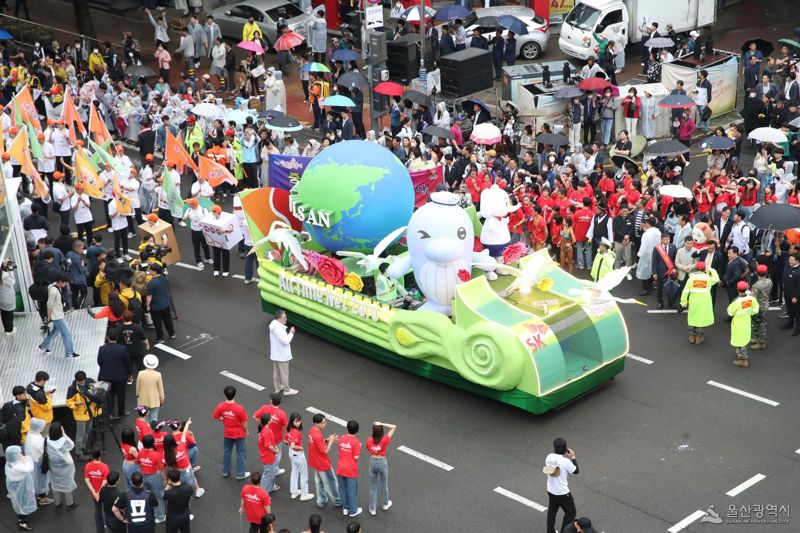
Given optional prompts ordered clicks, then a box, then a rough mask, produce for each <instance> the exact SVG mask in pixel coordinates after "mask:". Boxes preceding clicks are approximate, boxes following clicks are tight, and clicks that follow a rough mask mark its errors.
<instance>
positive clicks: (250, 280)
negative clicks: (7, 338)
mask: <svg viewBox="0 0 800 533" xmlns="http://www.w3.org/2000/svg"><path fill="white" fill-rule="evenodd" d="M252 281H253V280H252V279H246V280H244V284H245V285H250V283H252ZM6 335H11V334H10V333H6Z"/></svg>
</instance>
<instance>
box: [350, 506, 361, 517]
mask: <svg viewBox="0 0 800 533" xmlns="http://www.w3.org/2000/svg"><path fill="white" fill-rule="evenodd" d="M361 511H363V509H362V508H361V507H359V508H358V509H356V512H355V513H353V514H351V515H350V518H355V517H357V516H358V515H360V514H361Z"/></svg>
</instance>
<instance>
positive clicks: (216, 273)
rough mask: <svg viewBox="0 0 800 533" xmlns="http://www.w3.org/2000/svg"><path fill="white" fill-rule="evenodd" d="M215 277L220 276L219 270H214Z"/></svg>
mask: <svg viewBox="0 0 800 533" xmlns="http://www.w3.org/2000/svg"><path fill="white" fill-rule="evenodd" d="M214 277H215V278H218V277H219V270H215V271H214Z"/></svg>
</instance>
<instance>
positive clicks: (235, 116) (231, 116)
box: [225, 109, 255, 125]
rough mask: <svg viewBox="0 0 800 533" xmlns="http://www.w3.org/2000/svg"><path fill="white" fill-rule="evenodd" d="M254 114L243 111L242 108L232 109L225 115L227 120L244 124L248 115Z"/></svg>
mask: <svg viewBox="0 0 800 533" xmlns="http://www.w3.org/2000/svg"><path fill="white" fill-rule="evenodd" d="M252 116H253V115H251V114H250V113H247V112H245V111H242V110H241V109H231V110H230V111H228V113H227V114H226V115H225V122H235V123H237V124H239V125H242V124H245V123H246V122H247V117H252ZM253 118H255V117H253Z"/></svg>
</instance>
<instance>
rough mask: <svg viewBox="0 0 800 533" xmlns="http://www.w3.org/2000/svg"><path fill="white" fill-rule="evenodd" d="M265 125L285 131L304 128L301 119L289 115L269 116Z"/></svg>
mask: <svg viewBox="0 0 800 533" xmlns="http://www.w3.org/2000/svg"><path fill="white" fill-rule="evenodd" d="M264 125H265V126H266V127H267V128H269V129H271V130H276V131H284V132H292V131H300V130H302V129H303V126H302V125H301V124H300V122H299V121H297V120H296V119H293V118H292V117H290V116H287V115H282V116H271V117H268V118H267V121H266V122H265V123H264Z"/></svg>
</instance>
